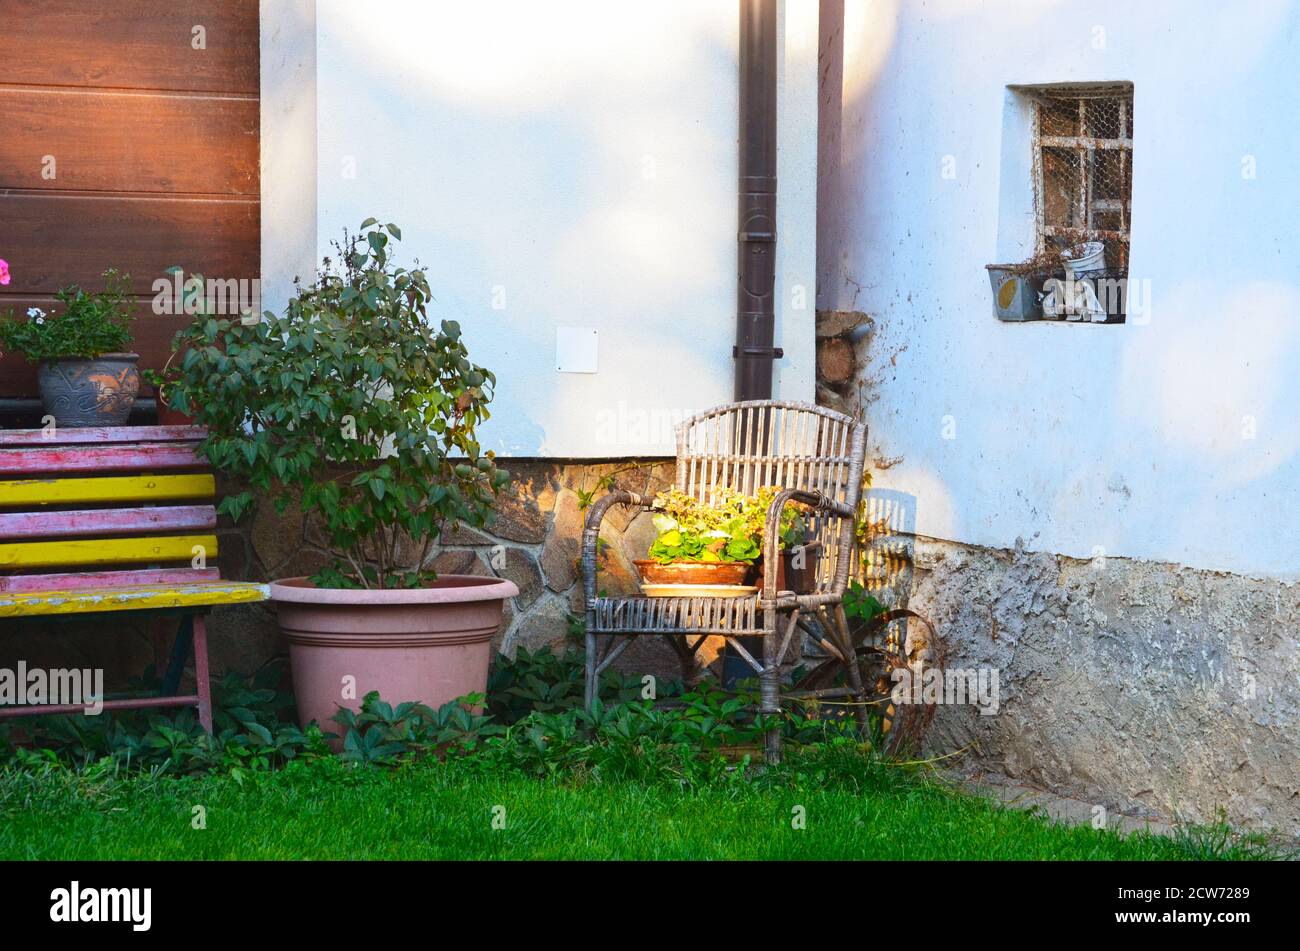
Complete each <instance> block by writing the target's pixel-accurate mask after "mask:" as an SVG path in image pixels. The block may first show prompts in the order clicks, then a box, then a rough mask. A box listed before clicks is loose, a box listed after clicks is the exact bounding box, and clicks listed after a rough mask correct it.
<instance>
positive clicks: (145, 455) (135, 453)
mask: <svg viewBox="0 0 1300 951" xmlns="http://www.w3.org/2000/svg"><path fill="white" fill-rule="evenodd" d="M203 464H204V462H203V460H202V459H200V458H198V457H197V456H196V455H195V454H194V444H193V443H185V442H174V443H136V444H133V445H121V446H75V447H74V446H52V447H49V448H42V447H37V446H31V447H23V448H10V449H0V475H27V474H32V473H38V472H89V471H109V470H122V469H140V470H143V471H146V472H153V471H156V470H161V469H193V468H195V467H197V466H202V465H203Z"/></svg>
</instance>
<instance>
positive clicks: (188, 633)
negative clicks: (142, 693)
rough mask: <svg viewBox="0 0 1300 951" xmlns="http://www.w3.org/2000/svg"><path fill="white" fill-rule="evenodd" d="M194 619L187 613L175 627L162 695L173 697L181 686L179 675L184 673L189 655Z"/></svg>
mask: <svg viewBox="0 0 1300 951" xmlns="http://www.w3.org/2000/svg"><path fill="white" fill-rule="evenodd" d="M194 620H195V618H194V615H192V614H187V615H185V616H184V617H183V618H181V625H180V627H178V628H177V629H176V640H175V641H174V642H173V643H172V655H171V659H170V660H168V661H167V673H166V674H165V675H163V682H162V695H163V696H164V697H174V696H175V695H176V691H177V690H179V689H180V687H181V675H182V674H183V673H185V661H186V659H187V658H188V657H189V656H190V644H191V643H193V638H194Z"/></svg>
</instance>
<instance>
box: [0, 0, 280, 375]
mask: <svg viewBox="0 0 1300 951" xmlns="http://www.w3.org/2000/svg"><path fill="white" fill-rule="evenodd" d="M258 92H259V57H258V0H0V258H3V259H5V260H7V261H8V262H9V268H10V273H11V282H10V283H9V285H8V286H2V287H0V314H3V313H5V312H6V311H8V310H10V309H12V310H13V312H14V313H15V314H16V315H19V316H22V315H25V314H26V311H27V308H29V307H41V308H44V309H45V310H47V311H48V310H49V309H50V308H51V305H52V303H53V296H52V295H53V293H54V292H55V291H56V290H57V289H58V288H59V287H61V286H63V285H66V284H73V283H76V284H81V285H82V286H84V287H86V288H88V289H98V288H100V287H102V286H103V282H102V278H101V277H100V275H101V274H102V273H103V272H104V270H105V269H106V268H109V267H116V268H118V269H119V270H122V271H125V272H127V273H129V274H130V275H131V279H132V285H133V287H134V290H135V292H136V297H137V300H138V302H139V303H138V306H137V309H136V321H135V327H134V333H135V338H136V342H135V344H134V348H135V350H136V351H137V352H139V353H140V355H141V357H142V360H141V366H144V367H148V366H154V367H157V366H160V365H161V364H162V363H163V362H165V360H166V358H167V355H168V353H169V347H170V342H171V338H172V335H173V334H174V333H175V332H176V330H177V329H178V328H179V327H180V326H182V325H183V323H184V318H183V317H175V316H159V315H156V314H155V313H154V308H153V307H151V301H152V299H153V296H154V292H153V286H154V282H155V281H156V280H157V279H159V278H163V277H167V269H168V268H171V267H173V266H177V265H179V266H180V267H183V268H184V269H185V271H186V272H187V273H196V272H197V273H201V274H203V275H204V276H205V277H209V278H217V279H222V280H227V279H235V280H253V279H256V278H257V277H258V276H259V258H260V204H259V175H258V162H259V149H258V136H259V126H258V122H259V119H258ZM35 395H36V374H35V369H34V368H33V367H31V366H30V365H29V364H28V363H27V361H26V360H25V359H24V358H23V357H22V356H20V355H15V354H6V355H5V356H4V357H3V358H2V359H0V398H4V397H32V396H35Z"/></svg>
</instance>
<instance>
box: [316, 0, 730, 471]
mask: <svg viewBox="0 0 1300 951" xmlns="http://www.w3.org/2000/svg"><path fill="white" fill-rule="evenodd" d="M319 18H320V33H319V49H318V59H319V64H320V68H319V80H318V81H319V84H320V86H319V96H320V104H321V109H320V115H321V120H320V124H319V125H320V133H319V136H320V141H319V149H320V152H319V179H320V233H321V236H322V238H325V237H328V236H331V235H334V234H337V233H339V232H340V231H341V229H342V228H343V227H344V226H345V225H347V226H351V227H355V224H356V222H358V221H360V220H362V219H363V218H365V217H369V216H371V215H375V216H378V217H380V218H381V219H384V220H393V221H396V222H397V223H399V224H400V225H401V226H402V227H403V230H404V238H405V240H404V242H403V251H404V252H405V253H406V254H408V255H415V256H418V257H419V259H420V261H421V263H422V264H423V266H424V267H425V269H426V270H427V271H428V273H429V276H430V280H431V282H432V284H433V286H434V292H435V297H436V300H435V304H434V306H433V307H431V311H430V312H431V316H433V317H435V318H437V319H441V318H450V319H455V320H459V321H460V322H461V324H462V326H463V327H464V329H465V332H466V335H467V340H468V344H469V346H470V350H471V354H472V355H473V358H474V359H475V360H476V361H477V362H479V363H481V364H482V365H484V366H486V367H488V368H489V369H491V370H493V372H495V373H496V375H497V380H498V386H497V396H496V400H495V402H494V405H493V419H492V421H491V422H490V423H489V424H488V426H487V427H485V431H484V434H483V435H484V437H485V438H484V445H485V446H486V447H488V448H492V449H495V450H497V451H499V452H505V453H509V454H512V455H526V456H603V457H615V456H619V455H630V454H633V453H645V452H647V451H655V450H657V449H661V450H662V451H663V452H664V453H665V454H667V453H671V451H672V445H671V443H670V442H669V443H666V444H664V445H662V446H659V447H649V446H647V445H646V444H645V443H641V444H632V443H631V441H629V442H628V443H627V444H606V443H605V442H604V441H602V438H601V437H600V436H598V435H593V431H594V430H595V429H596V428H597V425H598V423H599V417H598V414H599V413H600V412H601V411H602V410H603V411H605V412H609V411H611V410H613V409H614V404H616V403H617V401H619V400H623V401H626V402H627V403H628V404H629V405H630V406H631V407H633V408H634V409H637V410H640V409H643V408H648V409H654V408H659V407H661V406H662V404H663V401H664V399H665V390H666V387H670V388H671V392H672V397H671V399H672V400H673V401H674V402H675V403H676V404H678V405H680V406H708V405H713V404H715V403H718V402H721V401H723V400H725V399H726V397H727V391H729V388H730V379H731V357H730V345H731V336H732V334H733V333H734V329H733V324H732V314H733V312H734V284H733V282H732V281H731V280H730V279H727V280H719V275H720V274H723V275H726V274H733V273H734V268H735V208H734V202H735V197H734V196H735V124H736V118H735V116H736V108H737V107H736V88H735V87H736V78H735V69H736V67H735V61H736V52H735V33H736V29H737V18H736V15H735V9H734V7H733V6H731V5H730V4H716V5H715V4H698V3H694V2H680V0H675V2H670V3H666V4H652V5H633V4H610V3H604V2H601V3H594V2H580V3H565V4H562V5H546V4H533V3H501V2H493V3H484V4H427V5H418V6H414V5H413V6H412V7H409V8H407V9H406V10H404V11H402V12H400V13H385V12H383V11H380V12H378V13H376V11H375V10H373V9H369V8H366V9H361V8H358V9H356V10H353V9H352V8H350V7H349V8H345V7H343V6H341V5H340V6H334V5H331V6H330V7H329V8H326V7H325V6H324V5H322V6H321V8H320V10H319ZM558 326H570V327H584V328H592V329H595V330H596V331H598V333H599V335H600V336H599V347H598V353H599V372H597V373H558V372H557V368H556V365H555V362H554V360H553V356H554V354H555V350H556V328H557V327H558ZM667 377H670V378H671V383H668V384H666V383H665V378H667Z"/></svg>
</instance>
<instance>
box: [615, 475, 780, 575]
mask: <svg viewBox="0 0 1300 951" xmlns="http://www.w3.org/2000/svg"><path fill="white" fill-rule="evenodd" d="M779 491H780V489H779V488H776V487H766V488H762V489H759V490H758V492H757V493H756V494H754V495H752V496H749V495H744V494H742V493H740V492H737V491H735V490H733V489H727V488H722V489H718V490H717V491H716V493H715V495H714V498H713V500H712V502H711V503H710V502H705V501H701V500H700V499H697V498H695V497H694V496H691V495H689V494H687V493H685V492H681V491H679V490H677V489H672V490H669V491H666V492H661V493H659V494H658V495H657V496H655V499H654V502H653V503H652V509H653V510H654V511H655V514H654V516H653V521H654V525H655V529H656V530H657V532H658V534H657V535H656V537H655V540H654V542H653V543H652V544H651V545H650V551H649V553H648V554H649V558H648V559H647V560H644V561H637V562H635V564H636V567H637V570H638V571H639V572H640V574H641V578H642V580H643V581H644V582H646V583H647V584H651V585H658V584H689V585H729V586H731V585H739V584H742V583H744V582H745V580H746V579H748V578H749V577H751V576H752V575H753V573H754V572H753V569H754V566H755V564H757V563H758V562H759V561H760V559H761V557H762V554H763V530H764V527H765V523H766V520H767V512H768V509H769V508H771V505H772V502H773V500H774V499H775V498H776V495H777V493H778V492H779ZM802 524H803V523H802V515H801V512H800V509H799V506H798V505H796V504H795V503H789V504H787V505H786V506H785V508H784V509H783V510H782V512H781V525H780V532H781V539H782V543H783V544H785V542H786V540H787V539H789V540H790V541H791V542H793V541H794V539H795V537H796V535H798V537H799V538H802Z"/></svg>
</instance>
